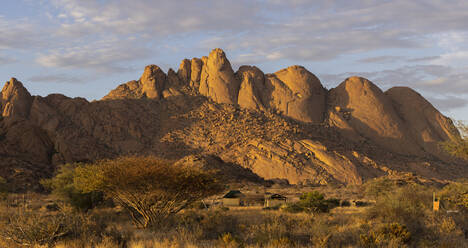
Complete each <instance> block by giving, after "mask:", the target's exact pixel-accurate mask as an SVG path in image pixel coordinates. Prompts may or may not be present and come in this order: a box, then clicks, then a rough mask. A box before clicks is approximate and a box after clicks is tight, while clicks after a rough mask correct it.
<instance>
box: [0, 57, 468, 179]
mask: <svg viewBox="0 0 468 248" xmlns="http://www.w3.org/2000/svg"><path fill="white" fill-rule="evenodd" d="M0 110H1V112H2V118H0V155H1V156H2V159H0V176H5V177H7V178H9V180H17V181H18V182H25V181H28V180H27V179H24V178H23V177H25V176H28V177H31V176H33V175H37V177H43V176H47V175H51V173H52V171H53V169H54V166H57V165H59V164H62V163H68V162H76V161H94V160H97V159H102V158H113V157H116V156H119V155H126V154H143V155H147V154H153V155H157V156H161V157H164V158H168V159H174V160H181V161H185V162H187V163H188V164H192V165H194V166H200V167H209V166H210V164H211V163H214V164H215V165H216V167H217V168H221V170H222V171H224V172H226V173H231V174H234V175H236V176H235V177H229V178H231V179H232V178H235V180H240V181H242V180H241V178H242V177H245V178H249V180H247V181H249V182H259V183H263V181H262V180H263V179H286V180H288V181H289V182H290V183H293V184H311V185H323V184H329V183H338V184H360V183H362V182H363V181H365V180H367V179H369V178H372V177H376V176H381V175H386V174H395V173H398V172H400V171H405V172H413V173H417V174H418V175H421V176H424V177H427V178H436V179H438V180H441V179H450V178H457V177H467V176H468V172H467V168H466V165H465V164H464V163H459V162H457V161H450V166H448V164H447V163H446V162H444V160H441V159H440V158H442V159H446V157H445V154H442V153H441V152H440V151H439V150H438V147H437V144H438V142H441V141H446V140H450V139H456V138H459V134H458V132H457V131H456V128H455V127H454V126H453V124H452V123H451V121H450V120H449V119H448V118H446V117H444V116H443V115H442V114H440V113H439V112H438V111H437V110H436V109H435V108H434V107H433V106H432V105H431V104H430V103H429V102H427V101H426V100H425V99H424V98H423V97H422V96H420V95H419V94H417V93H416V92H414V91H412V90H411V89H408V88H401V87H398V88H392V89H390V90H388V91H387V92H385V93H383V92H382V91H381V90H380V89H379V88H378V87H377V86H376V85H374V84H373V83H372V82H370V81H368V80H366V79H364V78H358V77H352V78H348V79H346V80H345V81H344V82H343V83H341V84H340V85H339V86H338V87H336V88H334V89H331V90H330V91H327V90H326V89H324V88H323V86H322V85H321V83H320V81H319V80H318V79H317V77H315V76H314V75H313V74H312V73H310V72H309V71H307V70H306V69H305V68H303V67H301V66H291V67H288V68H286V69H284V70H280V71H278V72H276V73H273V74H264V73H263V72H262V71H261V70H260V69H258V68H257V67H254V66H241V67H240V68H239V70H238V71H237V72H235V73H234V72H233V70H232V68H231V65H230V63H229V61H228V60H227V58H226V56H225V54H224V52H222V50H220V49H215V50H213V51H212V52H211V53H210V56H208V57H202V58H201V59H199V58H193V59H191V60H188V59H186V60H183V61H182V63H181V65H180V67H179V70H178V71H177V72H175V71H174V70H172V69H170V70H169V71H168V72H167V74H166V73H164V72H163V71H162V70H161V69H160V68H159V67H157V66H155V65H150V66H147V67H146V68H145V70H144V72H143V75H142V76H141V78H140V79H139V80H138V81H130V82H127V83H125V84H122V85H119V86H118V87H117V88H116V89H114V90H112V91H111V92H110V93H109V94H108V95H107V96H105V97H104V98H103V100H102V101H93V102H88V101H87V100H85V99H83V98H69V97H66V96H63V95H60V94H52V95H49V96H47V97H40V96H31V95H30V94H29V92H28V91H27V90H26V89H25V88H24V87H23V85H22V84H21V83H20V82H18V81H17V80H16V79H11V80H10V81H9V82H7V83H6V84H5V86H4V87H3V89H2V92H1V99H0ZM187 156H188V157H187ZM194 156H195V157H194ZM199 156H201V157H199ZM18 171H20V172H21V173H19V172H18ZM257 177H261V178H263V179H262V180H260V179H259V178H257ZM21 178H23V179H21ZM226 178H227V177H226ZM20 179H21V180H20ZM36 179H37V178H36ZM231 179H229V180H231ZM226 180H227V179H226ZM36 182H37V181H36ZM23 185H27V184H23Z"/></svg>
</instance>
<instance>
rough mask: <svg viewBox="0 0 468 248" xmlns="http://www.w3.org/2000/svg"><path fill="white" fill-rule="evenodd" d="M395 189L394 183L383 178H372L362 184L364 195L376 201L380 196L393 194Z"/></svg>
mask: <svg viewBox="0 0 468 248" xmlns="http://www.w3.org/2000/svg"><path fill="white" fill-rule="evenodd" d="M395 188H396V185H395V182H394V181H392V180H390V179H388V178H385V177H379V178H374V179H372V180H370V181H368V182H366V183H365V184H364V194H365V195H366V196H367V197H369V198H372V199H377V198H379V197H380V196H383V195H385V194H387V193H388V192H393V191H394V190H395Z"/></svg>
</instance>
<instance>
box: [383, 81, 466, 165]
mask: <svg viewBox="0 0 468 248" xmlns="http://www.w3.org/2000/svg"><path fill="white" fill-rule="evenodd" d="M385 95H387V96H388V97H389V98H390V99H391V100H392V102H393V107H394V108H395V110H396V112H397V113H398V114H399V116H400V117H401V118H402V120H403V122H404V123H405V126H406V127H408V128H409V130H410V133H411V135H412V137H413V139H414V141H415V142H416V143H417V144H418V145H419V146H420V147H422V148H423V149H424V150H425V151H426V152H429V153H431V154H436V155H439V156H442V155H443V154H441V151H440V148H439V144H440V142H443V141H447V140H454V139H456V138H458V137H459V135H460V134H459V132H458V130H457V129H456V128H454V125H453V122H452V121H451V120H450V119H449V118H447V117H445V116H443V115H442V114H441V113H440V112H439V111H438V110H437V109H436V108H434V106H432V104H431V103H429V102H428V101H427V100H426V99H424V98H423V97H422V96H421V95H420V94H419V93H417V92H416V91H414V90H412V89H410V88H408V87H394V88H391V89H389V90H387V91H386V92H385Z"/></svg>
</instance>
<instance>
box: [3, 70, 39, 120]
mask: <svg viewBox="0 0 468 248" xmlns="http://www.w3.org/2000/svg"><path fill="white" fill-rule="evenodd" d="M32 101H33V98H32V97H31V94H29V92H28V91H27V90H26V88H24V86H23V84H22V83H21V82H19V81H18V80H16V78H11V79H10V81H8V82H6V83H5V85H4V86H3V89H2V91H1V99H0V110H1V113H2V116H3V117H10V118H15V119H17V118H27V117H28V116H29V110H30V109H31V104H32Z"/></svg>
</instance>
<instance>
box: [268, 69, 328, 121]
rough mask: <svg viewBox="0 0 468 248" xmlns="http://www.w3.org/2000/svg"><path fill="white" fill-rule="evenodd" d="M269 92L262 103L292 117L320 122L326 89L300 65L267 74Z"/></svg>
mask: <svg viewBox="0 0 468 248" xmlns="http://www.w3.org/2000/svg"><path fill="white" fill-rule="evenodd" d="M266 84H267V88H269V89H270V91H271V95H270V96H266V99H267V100H266V102H268V103H269V104H268V105H269V106H270V107H271V108H273V109H276V110H278V111H280V112H281V113H283V114H284V115H286V116H289V117H291V118H293V119H296V120H299V121H303V122H310V123H321V122H322V121H323V119H324V113H325V111H326V107H325V104H326V100H325V99H326V90H325V89H324V88H323V86H322V84H321V83H320V80H319V79H318V78H317V77H316V76H315V75H314V74H312V73H310V72H309V71H307V70H306V69H305V68H304V67H302V66H290V67H288V68H286V69H283V70H280V71H277V72H275V73H274V74H270V75H267V81H266Z"/></svg>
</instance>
